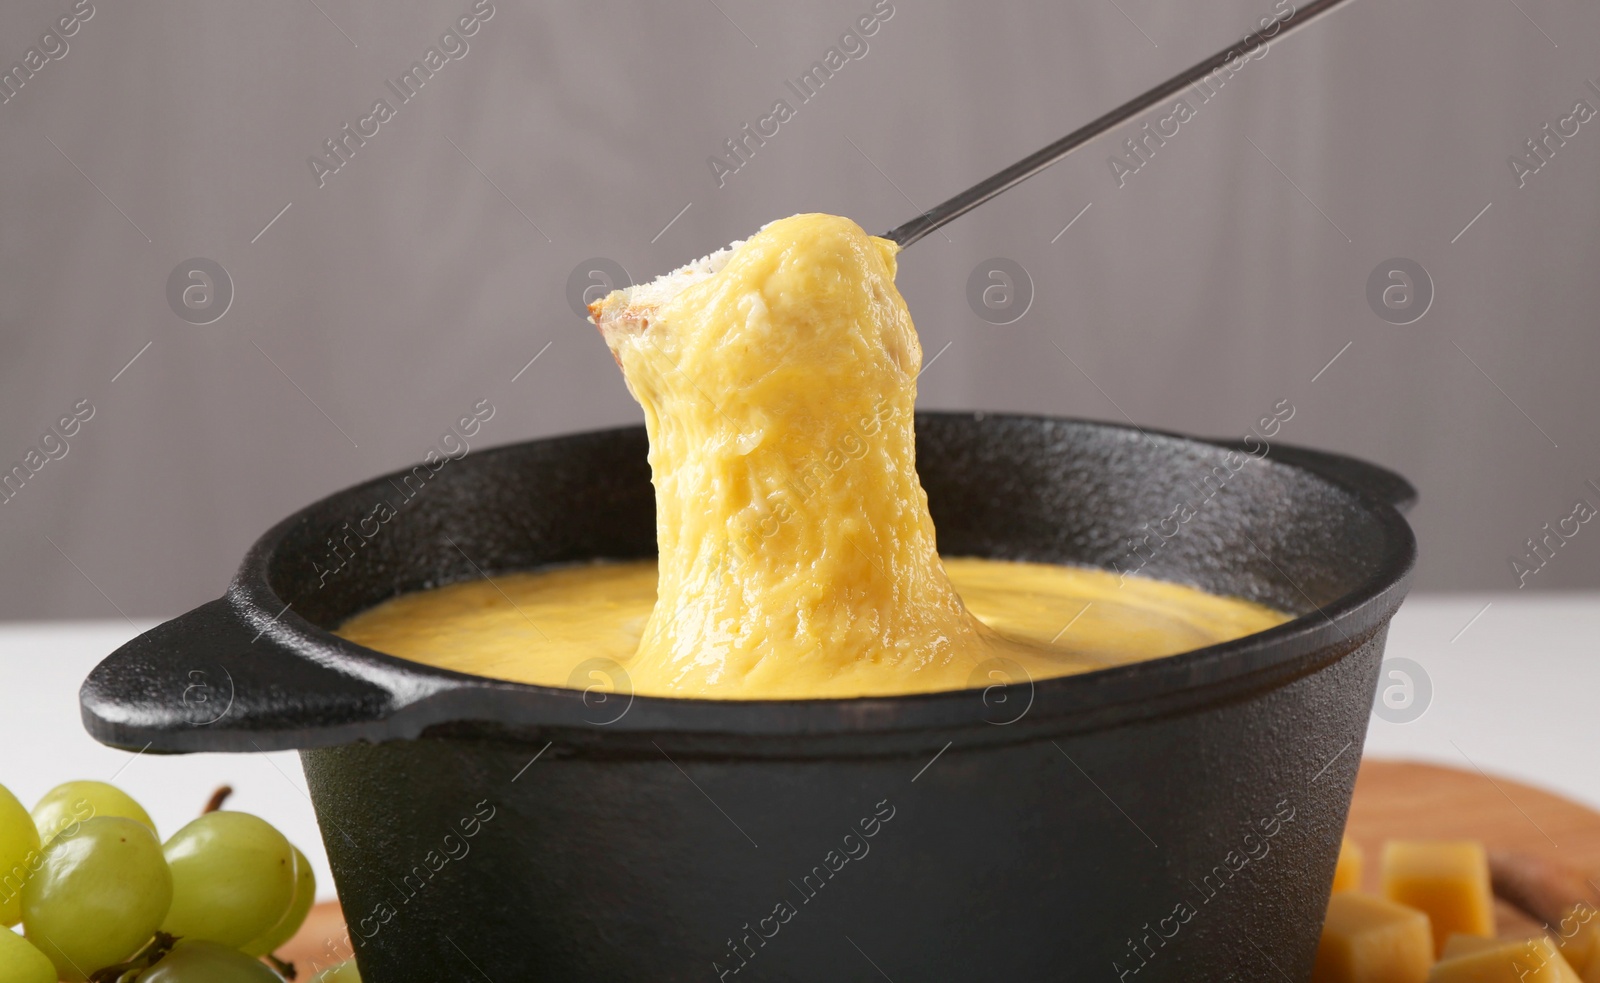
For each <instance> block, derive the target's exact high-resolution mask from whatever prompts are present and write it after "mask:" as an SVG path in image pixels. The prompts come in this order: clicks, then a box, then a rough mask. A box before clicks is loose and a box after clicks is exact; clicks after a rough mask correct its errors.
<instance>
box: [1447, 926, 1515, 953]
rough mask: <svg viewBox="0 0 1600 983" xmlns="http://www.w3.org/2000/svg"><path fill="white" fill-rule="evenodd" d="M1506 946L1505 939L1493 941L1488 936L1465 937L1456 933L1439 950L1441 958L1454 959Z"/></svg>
mask: <svg viewBox="0 0 1600 983" xmlns="http://www.w3.org/2000/svg"><path fill="white" fill-rule="evenodd" d="M1505 944H1506V940H1505V939H1492V938H1490V937H1489V936H1487V935H1463V934H1461V933H1460V932H1456V933H1455V934H1453V935H1451V936H1450V937H1449V938H1448V939H1446V940H1445V943H1444V948H1443V949H1441V950H1439V958H1440V959H1454V958H1455V957H1457V956H1465V955H1469V954H1471V953H1474V952H1484V951H1486V950H1488V949H1498V948H1500V947H1501V946H1503V945H1505Z"/></svg>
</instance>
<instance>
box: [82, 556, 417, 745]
mask: <svg viewBox="0 0 1600 983" xmlns="http://www.w3.org/2000/svg"><path fill="white" fill-rule="evenodd" d="M248 593H249V592H248V591H246V590H244V589H241V588H239V587H238V586H237V585H236V586H235V588H234V589H233V590H231V591H230V592H229V593H228V594H227V595H225V596H223V597H221V598H218V599H217V600H215V601H211V602H210V603H207V604H202V605H201V606H200V607H198V608H195V609H194V610H193V611H190V612H189V613H188V614H185V615H182V616H180V617H178V618H174V619H173V620H171V621H168V622H166V623H164V624H161V625H158V626H157V627H155V628H153V629H151V630H150V631H147V632H145V633H144V634H142V635H140V636H139V637H138V638H135V639H134V640H133V641H131V642H128V643H127V644H126V645H123V646H122V647H121V648H119V649H117V650H116V651H115V652H113V653H112V654H111V655H109V656H107V657H106V659H105V660H104V661H102V662H101V663H100V664H99V665H98V666H96V667H95V668H94V670H93V671H92V672H90V674H89V676H88V678H87V679H86V680H84V683H83V687H82V688H81V689H80V691H79V694H78V698H79V703H80V705H81V707H82V713H83V723H84V727H85V728H86V729H87V730H88V731H89V734H90V736H92V737H94V738H95V739H96V740H99V741H100V742H102V743H105V744H110V745H113V746H116V747H123V748H129V749H133V750H140V751H143V750H149V751H152V752H187V751H277V750H286V749H290V748H305V747H323V746H328V745H332V744H339V743H345V742H347V741H350V740H353V739H358V738H360V737H364V736H368V735H369V734H370V732H371V731H372V730H373V727H374V725H375V724H377V723H378V722H380V721H382V720H384V719H385V718H387V717H389V716H390V715H391V714H392V713H393V712H394V711H395V710H396V709H397V708H398V707H399V706H401V705H403V704H407V703H410V702H412V700H413V699H415V698H417V697H420V696H426V695H428V694H427V693H426V692H421V693H419V692H416V690H417V686H416V682H415V681H414V680H413V681H412V682H411V685H410V686H409V687H406V686H403V685H394V684H393V682H394V681H393V680H387V679H385V678H384V677H385V676H386V675H388V673H386V671H385V669H384V667H382V666H377V667H373V666H370V665H368V666H365V667H363V666H360V665H359V664H358V663H357V662H356V661H355V660H352V661H350V662H346V661H344V660H341V659H340V658H339V651H338V649H339V648H340V647H341V646H343V645H345V644H347V643H343V642H342V640H340V639H336V638H335V639H333V640H332V643H333V644H331V645H330V644H329V643H328V642H324V641H322V640H318V641H317V642H315V643H313V644H307V643H306V642H307V641H308V640H305V639H304V637H303V630H296V631H291V630H289V629H288V627H287V626H285V625H283V624H282V623H281V620H282V619H281V618H279V617H276V616H274V614H273V612H272V611H269V610H267V609H266V608H267V605H263V604H256V603H254V601H253V599H251V598H249V597H248V596H247V595H248ZM283 614H284V612H281V611H280V612H278V615H283ZM297 639H298V642H297ZM407 689H410V690H412V691H413V692H411V693H410V694H407V698H402V697H401V696H400V694H402V693H405V691H406V690H407ZM424 689H426V687H424Z"/></svg>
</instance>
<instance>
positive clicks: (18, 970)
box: [0, 928, 56, 983]
mask: <svg viewBox="0 0 1600 983" xmlns="http://www.w3.org/2000/svg"><path fill="white" fill-rule="evenodd" d="M0 983H56V967H55V966H54V964H52V963H51V962H50V957H49V956H47V955H45V954H44V953H42V952H40V951H39V950H38V949H37V948H35V947H34V944H33V943H32V942H29V941H28V940H27V939H25V938H23V937H22V936H20V935H18V934H17V933H16V932H13V931H11V929H9V928H0Z"/></svg>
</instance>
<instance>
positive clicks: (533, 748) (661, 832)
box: [82, 413, 1415, 983]
mask: <svg viewBox="0 0 1600 983" xmlns="http://www.w3.org/2000/svg"><path fill="white" fill-rule="evenodd" d="M1263 449H1264V445H1263V444H1262V442H1260V441H1254V442H1252V444H1251V446H1250V447H1249V448H1248V449H1247V448H1245V447H1244V446H1242V445H1239V446H1230V445H1226V444H1219V443H1213V442H1207V441H1201V440H1196V439H1190V438H1185V437H1180V436H1175V435H1169V434H1163V433H1153V432H1147V431H1140V430H1138V429H1135V428H1129V427H1122V426H1112V425H1108V424H1104V423H1092V422H1086V421H1080V420H1062V419H1048V418H1041V417H1019V416H999V415H985V414H947V413H931V414H922V415H920V416H919V417H918V419H917V461H918V466H919V470H920V472H921V476H922V482H923V485H924V487H925V488H926V489H927V493H928V502H929V506H930V508H931V509H932V512H933V517H934V520H935V522H936V523H937V526H938V533H939V545H940V548H941V552H943V553H944V554H945V555H949V556H967V555H975V556H987V557H1004V558H1013V559H1023V560H1037V561H1049V562H1055V563H1075V564H1086V565H1088V566H1093V567H1102V568H1106V569H1120V570H1124V571H1127V570H1131V569H1135V568H1137V570H1138V572H1139V574H1141V575H1143V576H1151V577H1157V578H1161V579H1166V580H1174V581H1182V582H1185V583H1189V584H1195V585H1198V586H1200V587H1203V588H1205V589H1206V590H1209V591H1213V592H1216V593H1219V594H1225V595H1233V596H1237V597H1244V598H1250V599H1253V600H1257V601H1261V602H1264V603H1266V604H1269V605H1272V606H1275V607H1277V608H1278V609H1280V610H1284V611H1287V612H1290V613H1292V614H1294V615H1296V617H1295V619H1294V620H1293V621H1291V622H1289V623H1288V624H1285V625H1282V626H1280V627H1277V628H1274V629H1271V630H1269V631H1265V632H1261V633H1259V634H1256V635H1252V636H1249V637H1247V638H1241V639H1238V640H1236V641H1232V642H1227V643H1224V644H1221V645H1213V646H1210V647H1208V648H1204V649H1200V650H1197V651H1192V652H1188V653H1184V654H1182V655H1177V656H1173V657H1170V658H1164V659H1158V660H1154V661H1149V662H1141V663H1137V664H1133V665H1128V666H1123V667H1119V668H1113V669H1106V670H1102V671H1098V672H1092V673H1088V674H1085V675H1077V676H1068V677H1063V678H1057V679H1041V680H1028V679H1026V678H1024V677H1022V676H1021V675H1020V674H1019V673H1015V672H1013V671H1011V668H1014V667H1009V668H1008V667H1007V666H1005V665H1003V664H996V665H995V666H991V667H988V668H990V669H993V670H994V672H988V671H985V672H982V673H979V674H976V676H975V678H974V680H973V686H974V688H973V689H970V690H965V691H958V692H950V693H937V694H920V695H908V696H896V697H888V698H878V697H874V698H869V699H851V700H834V699H828V700H782V701H749V702H746V701H733V700H688V699H683V700H679V699H663V698H656V697H643V696H640V697H633V696H630V695H629V694H628V693H627V685H626V677H625V673H623V672H622V671H621V670H620V669H619V668H618V667H616V666H615V665H614V664H605V663H601V662H593V663H585V664H583V665H579V666H576V667H574V674H573V686H574V687H575V688H571V689H559V688H547V687H540V686H530V685H523V684H518V683H509V682H499V681H496V680H492V679H485V678H480V677H475V676H468V675H463V674H460V673H455V672H449V671H445V670H440V669H434V668H429V667H427V666H423V665H418V664H415V663H411V662H407V661H404V660H401V659H397V658H393V657H390V656H387V655H383V654H381V653H378V652H375V651H372V650H370V649H366V648H363V647H361V646H359V645H354V644H351V643H349V642H346V641H343V640H341V639H339V638H337V637H336V636H335V635H334V634H333V633H332V631H333V629H334V628H335V627H336V626H337V625H339V624H340V623H341V622H342V621H343V620H344V619H345V618H347V617H349V616H350V615H353V614H355V613H356V612H358V611H361V610H363V609H365V608H368V607H370V606H372V605H374V604H376V603H378V602H379V601H382V600H384V599H386V598H390V597H393V596H394V595H396V594H399V593H401V592H403V591H413V590H419V589H422V588H427V587H433V586H437V585H439V584H444V583H449V582H452V581H459V580H469V579H472V578H475V577H479V576H481V575H483V574H484V573H485V572H488V573H489V574H491V575H492V574H494V573H497V572H502V571H513V570H527V569H532V568H536V567H540V566H545V565H548V564H559V563H574V562H581V561H587V560H594V559H596V558H608V559H628V558H643V557H649V556H651V555H653V554H654V551H655V525H654V499H653V494H652V489H651V485H650V474H649V470H648V466H647V463H646V458H645V454H646V442H645V435H644V431H643V429H642V428H630V429H623V430H611V431H605V432H600V433H587V434H579V435H575V436H568V437H560V438H555V439H548V440H535V441H531V442H528V443H524V444H518V445H515V446H510V447H502V448H498V449H495V450H491V451H486V452H483V453H474V454H471V455H470V456H468V457H466V458H463V459H461V460H459V461H453V462H449V463H447V464H442V465H439V466H438V468H437V470H436V471H430V470H429V469H428V468H427V467H425V466H424V467H421V468H419V469H416V470H414V471H408V472H401V473H397V474H394V475H389V476H387V477H382V478H378V479H376V480H374V481H370V482H367V483H366V484H363V485H359V486H357V487H355V488H352V489H349V490H348V491H344V492H340V493H339V494H336V495H333V496H332V497H329V498H327V499H324V500H323V501H321V502H318V503H317V504H315V505H313V506H311V507H309V508H307V509H305V510H303V511H301V512H299V513H297V514H296V515H294V516H292V517H290V518H289V519H287V520H285V521H284V522H282V523H280V524H279V525H278V526H277V527H276V528H274V529H273V530H272V531H270V532H269V533H267V534H266V535H265V536H264V537H263V538H262V539H261V540H260V541H259V542H257V543H256V545H255V546H254V548H253V549H251V551H250V554H249V556H247V557H246V558H245V561H244V565H243V566H242V567H241V568H240V571H239V573H238V576H237V577H236V578H235V580H234V582H233V584H232V585H231V586H230V587H229V588H228V592H227V594H226V595H225V596H223V597H222V598H220V599H218V600H216V601H212V602H211V603H209V604H206V605H203V606H201V607H199V608H197V609H195V610H194V611H191V612H190V613H188V614H186V615H184V616H182V617H180V618H177V619H175V620H173V621H170V622H167V623H166V624H164V625H161V626H160V627H158V628H155V629H154V630H152V631H149V632H147V633H145V634H144V635H141V636H140V637H138V638H137V639H135V640H133V641H132V642H129V643H128V644H127V645H125V646H123V647H122V648H120V649H118V650H117V651H116V652H115V653H114V654H112V655H111V656H110V657H109V658H107V659H106V660H105V661H104V662H102V663H101V664H100V665H99V667H97V668H96V669H95V670H94V672H93V673H92V674H91V675H90V676H89V678H88V680H87V681H86V682H85V683H84V685H83V690H82V705H83V717H84V722H85V724H86V726H87V727H88V729H89V731H90V733H91V734H93V735H94V736H95V737H96V738H98V739H99V740H101V741H104V742H106V743H108V744H113V745H117V746H120V747H125V748H134V749H137V748H143V747H145V746H146V745H147V744H148V749H149V750H150V751H155V752H159V751H165V752H184V751H268V750H278V749H286V748H296V749H299V750H300V753H301V759H302V761H303V762H304V765H305V771H306V777H307V780H308V782H309V784H310V789H311V795H312V798H313V801H314V802H315V805H316V810H317V817H318V820H319V823H320V824H321V827H322V834H323V840H324V842H325V843H326V845H327V849H328V855H329V858H330V860H331V861H332V864H333V871H334V877H335V880H336V881H337V884H338V889H339V897H340V899H341V901H342V903H343V906H344V914H345V918H346V920H347V922H348V925H349V931H350V943H351V945H352V947H353V949H354V952H355V954H356V957H357V959H358V961H359V964H360V968H361V973H362V977H363V979H365V980H366V981H367V983H406V981H427V983H441V981H446V980H449V981H455V980H476V979H485V980H490V981H492V983H514V981H540V983H557V981H567V980H584V981H593V980H630V981H631V980H640V981H651V983H660V981H675V980H700V981H712V980H719V979H720V980H729V979H738V980H740V981H741V983H742V981H748V980H796V981H801V980H803V981H827V983H839V981H854V980H863V981H865V980H879V979H881V978H883V977H884V976H887V977H888V978H890V979H894V980H897V981H908V980H920V981H933V980H939V981H949V980H958V981H966V980H1017V981H1035V980H1062V979H1070V980H1079V979H1083V980H1097V979H1103V980H1128V979H1137V980H1138V981H1139V983H1147V981H1151V980H1200V979H1205V980H1223V979H1230V980H1232V979H1238V980H1274V979H1283V978H1288V979H1292V980H1304V979H1306V978H1307V976H1308V975H1309V973H1310V967H1311V962H1312V958H1313V954H1314V951H1315V948H1316V943H1317V936H1318V930H1319V925H1320V924H1321V919H1322V912H1323V908H1324V906H1325V904H1326V902H1327V898H1328V892H1329V886H1330V883H1331V880H1332V876H1333V867H1334V861H1335V858H1336V855H1337V852H1338V848H1339V840H1340V833H1341V830H1342V829H1343V827H1344V821H1345V814H1346V811H1347V810H1348V808H1349V804H1350V795H1351V791H1352V787H1353V784H1354V781H1355V775H1356V767H1357V764H1358V762H1359V761H1360V759H1361V746H1362V740H1363V738H1364V736H1365V733H1366V727H1367V717H1368V713H1369V711H1370V709H1371V704H1372V698H1373V692H1374V689H1375V686H1376V680H1377V675H1378V668H1379V664H1380V661H1381V657H1382V649H1383V643H1384V637H1385V634H1386V632H1387V628H1388V623H1389V619H1390V617H1391V616H1392V615H1393V614H1394V612H1395V610H1396V608H1397V607H1398V606H1399V604H1400V600H1401V597H1402V596H1403V595H1404V593H1405V589H1406V583H1407V579H1408V577H1409V573H1410V570H1411V567H1412V563H1413V560H1414V557H1415V540H1414V539H1413V537H1412V533H1411V530H1410V528H1409V526H1408V525H1407V524H1406V522H1405V520H1404V519H1403V518H1402V517H1401V516H1400V513H1399V512H1398V511H1396V507H1397V506H1398V507H1404V506H1406V505H1409V504H1410V502H1411V500H1412V499H1413V498H1414V493H1413V492H1412V490H1411V488H1410V486H1409V485H1407V484H1406V482H1405V481H1404V480H1403V479H1401V478H1399V477H1398V476H1396V475H1393V474H1391V473H1389V472H1387V471H1384V470H1382V469H1380V468H1376V467H1373V466H1371V465H1368V464H1364V463H1361V462H1358V461H1355V460H1351V459H1349V458H1343V457H1338V456H1335V455H1329V454H1323V453H1318V452H1313V451H1305V450H1299V449H1294V448H1289V447H1284V446H1273V447H1272V448H1271V450H1270V452H1269V453H1268V454H1267V455H1266V456H1265V457H1264V458H1260V459H1256V460H1251V459H1249V458H1251V457H1252V456H1255V455H1259V454H1260V452H1261V451H1262V450H1263ZM1250 452H1254V454H1252V453H1250ZM419 473H420V475H423V476H425V477H422V476H419ZM380 516H381V517H382V518H379V517H380ZM1185 516H1187V518H1184V517H1185ZM1072 613H1073V612H1063V619H1062V620H1063V622H1064V623H1065V621H1066V620H1067V618H1068V617H1069V616H1070V615H1071V614H1072ZM607 680H609V681H607ZM592 681H593V682H592Z"/></svg>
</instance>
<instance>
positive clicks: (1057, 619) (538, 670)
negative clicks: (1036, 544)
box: [339, 558, 1285, 699]
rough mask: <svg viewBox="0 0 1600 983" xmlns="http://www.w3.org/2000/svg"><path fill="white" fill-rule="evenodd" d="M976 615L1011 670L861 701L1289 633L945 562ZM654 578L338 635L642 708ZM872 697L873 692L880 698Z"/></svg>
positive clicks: (436, 609) (558, 591) (380, 609)
mask: <svg viewBox="0 0 1600 983" xmlns="http://www.w3.org/2000/svg"><path fill="white" fill-rule="evenodd" d="M944 566H945V570H946V572H947V573H948V575H949V578H950V583H951V585H952V586H953V587H954V588H955V589H956V591H957V593H958V594H959V595H960V596H961V597H962V598H963V599H964V600H965V602H966V605H967V609H968V610H969V611H970V612H971V613H972V614H973V615H974V616H976V617H977V619H978V620H979V621H981V622H983V623H984V624H986V625H987V626H988V627H989V628H990V629H992V630H993V631H994V632H995V633H998V634H999V635H1002V636H1004V637H1005V638H1006V639H1008V640H1010V641H1011V642H1012V643H1014V644H1013V646H1012V648H1011V649H1010V653H1009V655H1010V657H999V658H997V659H993V660H990V661H987V662H981V663H977V664H975V665H974V666H973V668H972V669H971V670H969V673H968V676H967V677H963V678H960V679H956V680H954V681H953V684H951V685H946V683H949V682H950V677H949V676H947V675H942V676H941V675H934V674H926V673H913V674H911V675H910V676H901V675H897V674H894V673H890V672H888V671H881V672H880V673H878V674H877V675H876V676H874V675H873V674H872V673H871V672H870V671H864V670H861V671H858V672H857V673H856V674H855V675H853V676H852V677H851V681H852V682H854V683H855V684H857V685H861V686H863V687H864V689H863V692H872V693H887V692H896V693H903V692H916V691H926V690H930V689H951V688H958V687H964V686H989V685H993V684H995V683H1008V682H1021V681H1023V680H1025V679H1027V678H1028V677H1029V676H1032V677H1033V678H1044V677H1046V676H1055V675H1061V674H1063V673H1067V672H1074V671H1080V670H1084V669H1095V668H1101V667H1103V666H1108V665H1117V664H1120V663H1125V662H1137V661H1141V660H1144V659H1153V658H1158V657H1160V656H1163V655H1174V654H1176V653H1178V652H1185V651H1188V650H1190V649H1193V648H1199V647H1201V646H1204V645H1211V644H1214V643H1216V642H1222V641H1227V640H1228V639H1232V638H1239V637H1241V636H1243V635H1248V634H1251V633H1253V632H1257V631H1264V630H1266V629H1267V628H1271V627H1272V626H1274V625H1277V624H1281V623H1282V622H1283V621H1284V620H1285V618H1284V616H1283V615H1281V614H1278V613H1277V612H1276V611H1272V610H1270V609H1268V608H1264V607H1261V606H1260V605H1257V604H1251V603H1249V602H1247V601H1239V600H1233V599H1229V598H1223V597H1217V596H1215V595H1212V594H1207V593H1205V592H1204V591H1201V590H1197V589H1195V588H1193V587H1186V586H1184V585H1182V584H1171V583H1165V582H1163V581H1159V580H1150V579H1147V578H1144V577H1129V578H1127V579H1126V580H1122V578H1120V577H1118V575H1116V574H1114V573H1109V572H1107V571H1104V570H1090V569H1085V568H1082V567H1064V566H1055V565H1052V564H1046V563H1013V562H1008V561H1005V560H982V559H969V558H953V559H946V560H945V561H944ZM656 576H657V572H656V565H655V564H654V563H652V562H650V561H648V560H646V561H643V562H632V563H595V564H588V565H584V566H573V567H560V568H556V569H553V570H543V571H535V572H531V573H512V574H504V575H497V576H495V577H494V578H493V580H492V581H486V580H468V581H463V582H461V583H457V584H451V585H449V586H446V587H440V588H437V589H434V590H427V591H419V592H417V593H415V594H405V595H402V596H400V597H397V598H395V599H393V600H391V601H387V602H385V603H383V604H380V605H378V606H377V607H375V608H372V609H371V610H368V611H364V612H362V613H361V614H358V615H356V616H355V617H354V618H352V619H350V620H349V621H347V622H345V624H344V626H343V627H341V628H340V629H339V634H341V635H343V636H344V637H345V638H348V639H350V640H351V641H353V642H357V643H359V644H361V645H365V646H367V647H368V648H373V649H377V650H379V651H381V652H388V653H389V654H391V655H397V656H400V657H401V658H403V659H411V660H412V661H414V662H423V663H427V664H428V665H433V666H438V667H440V668H442V669H454V670H455V671H457V672H465V673H471V674H473V675H476V676H493V677H495V678H499V679H510V680H514V681H516V682H523V683H536V684H539V685H542V686H573V687H576V688H580V689H581V688H587V687H589V686H591V685H597V684H598V685H599V686H600V687H601V688H602V689H606V690H612V689H615V688H617V687H620V686H622V685H623V683H622V680H623V678H624V677H623V676H621V675H619V674H617V673H616V672H615V670H614V669H613V668H611V667H601V668H598V669H597V668H596V664H595V663H594V662H593V660H595V659H604V660H609V661H610V662H613V663H615V664H616V666H617V667H621V668H622V669H623V670H624V672H625V673H627V674H628V678H629V682H630V683H631V684H632V685H633V688H634V690H635V691H637V692H638V693H639V694H640V695H644V696H681V695H683V694H682V693H681V692H680V691H677V690H672V689H661V688H659V687H652V686H648V685H643V686H641V685H639V683H638V680H635V679H633V678H632V673H633V669H634V667H635V664H636V662H637V660H636V658H635V655H636V653H638V652H639V643H640V640H641V639H642V638H643V637H644V632H645V625H646V623H647V622H648V621H649V620H650V617H651V609H652V608H653V607H654V606H655V604H656ZM874 684H876V685H874ZM714 695H728V696H738V697H742V698H746V699H760V698H775V697H780V696H783V697H802V696H851V695H859V694H857V693H856V692H854V691H853V690H850V689H846V688H845V687H842V686H838V685H828V684H827V683H826V681H823V682H821V683H818V682H817V681H816V680H808V679H805V678H804V677H802V678H801V679H799V680H797V681H796V682H794V683H791V685H789V686H786V687H774V688H772V689H759V690H758V689H755V688H754V687H747V688H746V690H745V691H743V692H737V693H733V692H724V693H717V694H714Z"/></svg>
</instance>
